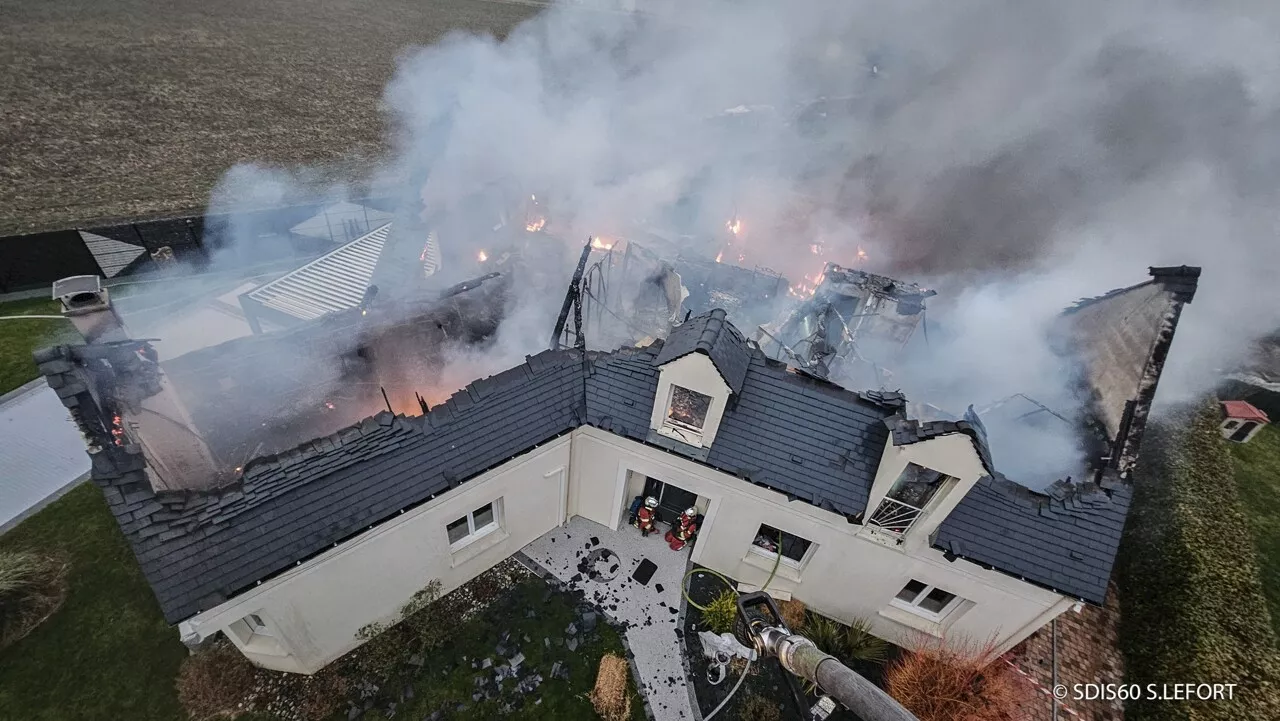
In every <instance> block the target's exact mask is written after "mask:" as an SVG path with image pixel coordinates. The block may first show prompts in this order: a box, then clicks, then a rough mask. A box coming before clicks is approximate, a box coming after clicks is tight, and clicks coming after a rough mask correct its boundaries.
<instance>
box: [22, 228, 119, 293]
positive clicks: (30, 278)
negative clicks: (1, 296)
mask: <svg viewBox="0 0 1280 721" xmlns="http://www.w3.org/2000/svg"><path fill="white" fill-rule="evenodd" d="M98 273H99V268H98V263H97V262H96V261H95V260H94V259H93V254H92V253H90V252H89V249H88V248H86V247H85V244H84V241H83V240H81V238H80V234H79V233H77V232H76V231H74V230H57V231H53V232H51V233H35V234H32V235H18V236H10V237H8V238H0V293H12V292H14V291H19V290H31V289H34V288H42V287H44V286H48V285H51V284H52V283H53V281H55V280H58V279H59V278H66V277H67V276H69V275H97V274H98Z"/></svg>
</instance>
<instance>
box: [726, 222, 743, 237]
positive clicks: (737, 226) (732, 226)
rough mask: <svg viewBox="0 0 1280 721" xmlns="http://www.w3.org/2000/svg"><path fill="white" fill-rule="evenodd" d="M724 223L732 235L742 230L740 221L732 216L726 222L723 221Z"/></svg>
mask: <svg viewBox="0 0 1280 721" xmlns="http://www.w3.org/2000/svg"><path fill="white" fill-rule="evenodd" d="M724 225H725V227H726V228H728V229H729V232H730V233H733V234H734V235H738V234H739V233H741V232H742V221H741V220H738V219H737V218H734V219H733V220H731V221H729V222H728V223H725V224H724Z"/></svg>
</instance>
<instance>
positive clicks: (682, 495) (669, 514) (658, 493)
mask: <svg viewBox="0 0 1280 721" xmlns="http://www.w3.org/2000/svg"><path fill="white" fill-rule="evenodd" d="M644 495H645V497H646V498H648V497H649V496H653V497H654V498H657V499H658V520H659V521H662V522H663V523H673V522H674V521H675V520H676V518H677V517H678V516H679V515H680V514H681V513H683V512H684V510H685V509H686V508H689V507H690V506H693V505H696V504H697V502H698V494H696V493H690V492H689V491H686V490H685V489H683V488H680V487H679V486H673V485H671V484H670V483H663V482H662V481H659V480H658V479H656V478H649V477H648V476H645V479H644Z"/></svg>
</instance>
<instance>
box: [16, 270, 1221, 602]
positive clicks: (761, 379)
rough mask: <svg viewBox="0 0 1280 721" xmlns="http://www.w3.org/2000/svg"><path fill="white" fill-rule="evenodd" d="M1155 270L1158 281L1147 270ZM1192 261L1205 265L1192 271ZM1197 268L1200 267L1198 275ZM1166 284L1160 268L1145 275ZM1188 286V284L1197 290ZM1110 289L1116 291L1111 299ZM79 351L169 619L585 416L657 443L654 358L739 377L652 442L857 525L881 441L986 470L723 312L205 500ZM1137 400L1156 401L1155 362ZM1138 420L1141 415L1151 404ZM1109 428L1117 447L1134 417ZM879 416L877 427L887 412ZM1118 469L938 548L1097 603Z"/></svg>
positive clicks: (898, 403)
mask: <svg viewBox="0 0 1280 721" xmlns="http://www.w3.org/2000/svg"><path fill="white" fill-rule="evenodd" d="M1156 270H1157V269H1153V275H1155V271H1156ZM1197 272H1198V270H1197ZM1171 277H1173V278H1174V281H1173V282H1174V283H1176V284H1177V287H1174V288H1171V289H1169V292H1168V297H1169V298H1170V299H1171V302H1172V303H1174V305H1173V306H1171V309H1172V310H1170V311H1169V312H1167V313H1166V314H1165V315H1164V316H1162V318H1164V320H1165V321H1167V323H1166V325H1165V326H1164V327H1162V328H1161V330H1160V332H1159V333H1158V334H1157V336H1156V337H1157V339H1158V342H1157V343H1156V344H1155V345H1154V346H1153V347H1152V348H1149V349H1148V352H1149V353H1150V354H1151V358H1158V359H1159V360H1160V361H1162V360H1163V357H1164V355H1163V354H1164V353H1167V350H1168V343H1169V342H1170V341H1171V339H1172V328H1173V325H1176V319H1177V310H1178V309H1180V308H1181V304H1182V303H1183V302H1185V300H1184V299H1186V298H1189V297H1190V294H1191V293H1192V292H1194V289H1193V288H1192V289H1191V290H1190V291H1189V290H1188V288H1187V285H1188V283H1187V278H1188V274H1186V273H1178V274H1174V275H1173V276H1171ZM1190 277H1192V279H1193V280H1194V276H1190ZM1157 281H1159V278H1157ZM1191 285H1192V286H1193V285H1194V283H1193V282H1192V284H1191ZM1108 298H1121V299H1122V300H1123V294H1112V295H1109V296H1108ZM77 352H78V351H77V350H76V348H75V347H69V346H58V347H55V348H51V349H45V350H43V351H40V352H38V353H37V354H36V361H37V363H38V364H39V365H40V370H41V372H42V373H43V374H44V375H45V376H46V378H47V379H48V383H49V385H50V387H52V388H53V389H54V390H55V391H56V392H57V395H58V397H59V398H60V399H62V402H63V404H64V405H65V406H67V408H68V409H69V410H70V412H71V414H72V416H73V417H74V418H75V419H76V421H77V424H78V425H79V426H80V427H81V429H82V430H84V431H85V434H86V437H87V438H88V439H89V440H90V444H91V445H90V457H91V459H92V477H93V479H94V481H95V482H96V483H97V484H98V485H99V486H101V487H102V488H103V492H104V494H105V496H106V498H107V501H108V503H109V505H110V507H111V509H112V511H113V512H114V514H115V515H116V518H117V521H118V522H119V523H120V527H121V529H122V530H123V531H124V533H125V535H126V536H127V537H128V538H129V540H130V543H131V544H132V546H133V548H134V552H135V554H136V555H137V557H138V560H139V562H140V564H141V566H142V569H143V572H144V574H145V575H146V577H147V580H148V581H149V582H150V584H151V586H152V588H153V590H154V592H155V594H156V597H157V599H158V600H159V602H160V606H161V609H162V610H163V612H164V615H165V618H166V619H167V620H168V621H169V622H170V623H177V622H179V621H181V620H183V619H185V618H189V617H190V616H192V615H194V614H196V613H199V612H200V611H202V610H205V609H209V608H212V607H214V606H216V605H218V604H220V603H222V602H223V601H225V600H226V599H228V598H230V597H232V596H235V595H236V594H238V593H240V592H242V591H244V590H247V589H248V588H250V587H251V586H253V585H254V584H256V583H259V582H261V581H263V580H265V579H268V578H270V577H272V576H275V575H278V574H280V573H282V572H284V571H286V570H288V569H289V568H292V567H293V566H295V565H297V564H299V563H301V562H303V561H305V560H307V559H309V558H311V557H314V556H316V555H318V554H320V553H322V552H324V551H325V550H327V549H329V548H332V547H334V546H335V545H337V544H339V543H342V542H343V541H345V540H347V539H350V538H352V537H353V536H355V535H357V534H359V533H362V532H363V531H365V530H368V529H369V528H372V527H373V526H375V525H377V524H379V523H381V522H383V521H385V520H388V519H390V518H392V517H394V516H395V515H398V514H399V513H401V512H402V511H404V510H405V509H407V508H412V507H414V506H417V505H420V504H422V503H425V502H427V501H430V500H431V499H432V498H434V497H435V496H437V495H438V494H440V493H443V492H446V491H448V490H450V489H452V488H454V487H456V486H458V485H459V484H461V483H464V482H466V481H467V480H469V479H471V478H474V477H475V476H477V475H479V474H481V473H483V472H485V471H486V470H489V469H492V468H495V467H497V466H499V465H502V464H503V463H506V462H507V461H509V460H511V459H512V458H515V457H517V456H519V455H522V454H524V453H526V452H529V451H530V450H532V449H534V448H536V447H538V446H539V445H541V444H544V443H546V442H549V441H551V440H553V439H555V438H556V437H558V436H560V435H562V434H564V433H567V432H569V431H570V430H572V429H574V428H576V427H579V426H581V425H584V424H589V425H592V426H595V427H598V428H601V429H604V430H607V431H609V432H612V433H615V434H617V435H620V436H623V437H626V438H630V439H632V440H634V441H637V442H642V443H652V442H653V441H652V440H651V436H650V435H649V429H648V423H649V417H650V410H651V407H652V403H653V398H654V395H655V392H656V388H657V381H658V374H659V367H660V366H661V365H662V364H663V363H665V362H668V361H670V360H674V359H676V358H679V357H682V356H684V355H687V354H688V353H692V352H701V353H704V354H706V355H707V356H708V357H710V358H711V360H712V362H713V363H714V364H715V366H716V368H717V370H718V371H719V372H720V374H721V375H722V376H723V377H724V379H725V382H726V383H727V384H728V385H729V387H730V388H731V389H733V396H732V398H731V402H730V404H729V407H728V408H727V409H726V411H725V415H724V417H723V419H722V421H721V424H720V428H719V431H718V433H717V436H716V440H715V443H714V444H713V446H712V448H711V449H710V450H709V451H707V450H706V449H694V448H693V447H691V446H684V445H683V444H679V443H665V444H655V445H659V447H662V448H664V449H665V450H666V451H668V452H672V453H679V454H682V455H684V456H685V457H688V458H691V459H693V460H695V461H698V462H700V463H703V464H705V465H708V466H710V467H713V468H716V469H718V470H721V471H724V472H726V473H729V474H731V475H734V476H736V477H739V478H742V479H744V480H747V481H748V482H751V483H755V484H758V485H761V486H764V487H767V488H771V489H774V490H777V491H779V492H781V493H784V494H786V495H787V497H788V498H789V499H790V500H800V501H804V502H806V503H811V504H813V505H816V506H819V507H822V508H825V509H828V510H831V511H834V512H837V513H842V514H845V515H846V516H848V517H850V518H851V519H852V518H855V517H856V516H857V515H858V514H861V513H863V512H864V511H865V510H866V502H867V498H868V495H869V493H870V488H871V484H872V480H873V479H874V476H875V472H876V468H877V466H878V463H879V459H880V457H881V454H882V453H883V450H884V447H885V444H886V443H888V441H889V436H890V428H892V429H893V432H894V434H895V436H896V437H898V439H899V440H900V441H901V442H914V441H918V440H923V439H924V438H928V437H934V436H937V435H940V434H946V433H953V432H958V433H965V434H967V435H969V436H970V437H971V438H972V439H973V441H974V443H975V448H976V449H977V450H978V453H979V455H980V457H981V458H982V460H983V462H984V464H986V465H987V467H988V469H989V470H991V457H990V452H989V450H988V449H987V447H986V442H985V431H984V430H983V429H982V427H981V422H980V421H979V420H978V419H977V416H976V415H974V414H972V413H968V414H966V417H965V419H964V420H962V421H947V422H941V423H939V422H930V423H917V422H914V421H905V419H904V421H903V422H899V421H898V420H893V421H889V419H891V418H892V417H894V416H895V415H899V414H900V413H901V412H902V411H903V409H904V408H905V399H904V398H903V397H902V396H901V395H900V394H897V393H877V392H863V393H854V392H851V391H848V390H846V389H843V388H841V387H839V386H837V385H835V384H833V383H830V382H828V381H825V380H822V379H819V378H814V377H812V376H809V375H805V374H801V373H797V372H795V371H794V370H792V369H790V368H788V367H787V366H786V365H785V364H783V363H780V362H777V361H773V360H770V359H768V358H766V357H765V356H764V354H763V353H761V352H760V350H759V349H758V348H755V347H754V346H753V345H750V344H748V343H747V342H746V341H745V339H744V338H743V337H742V335H741V333H739V332H738V331H737V329H736V328H734V327H733V326H732V325H731V324H730V323H728V321H727V320H726V318H725V315H724V311H722V310H720V311H712V312H710V313H707V314H704V315H702V316H699V317H698V318H694V319H690V320H689V321H687V322H686V323H684V324H682V325H681V326H679V327H678V328H676V329H675V330H674V331H673V332H672V333H671V335H670V336H669V337H668V339H667V340H666V341H665V342H663V341H657V342H655V343H654V344H652V345H650V346H648V347H646V348H625V349H621V350H618V351H614V352H612V353H594V352H593V353H587V354H585V355H584V354H583V353H582V352H580V351H577V350H561V351H545V352H543V353H539V354H537V355H534V356H530V357H529V358H527V359H526V362H525V363H524V364H522V365H519V366H516V367H514V368H511V369H509V370H507V371H504V372H502V373H500V374H498V375H495V376H492V377H490V378H485V379H481V380H478V381H475V382H474V383H472V384H471V385H469V386H467V387H466V388H465V389H463V390H461V391H459V392H458V393H455V394H454V395H453V396H452V397H451V398H450V399H449V400H448V401H447V402H445V403H443V404H441V405H439V406H436V407H434V408H432V409H430V412H429V413H428V414H427V415H426V416H422V417H414V418H406V417H396V416H392V415H391V414H389V413H383V414H379V415H378V416H375V417H373V418H369V419H365V420H364V421H362V422H361V423H359V424H357V425H355V426H352V427H349V428H346V429H343V430H341V431H339V432H337V433H335V434H333V435H331V436H327V437H325V438H320V439H317V440H313V441H310V442H308V443H304V444H302V445H301V446H299V447H297V448H294V449H292V450H290V451H288V452H285V453H282V454H279V455H276V456H271V457H266V458H261V459H257V460H255V461H253V462H251V463H250V464H249V465H248V466H247V468H246V469H245V472H244V474H243V477H242V478H241V479H240V480H239V481H238V482H237V483H236V484H235V485H234V486H231V487H227V488H224V489H221V490H219V491H217V492H201V493H161V494H156V493H153V492H152V490H151V487H150V485H149V483H148V482H147V479H146V476H145V469H144V462H143V460H142V456H141V454H140V451H139V450H138V449H137V448H136V447H132V446H124V447H122V446H117V445H115V444H114V443H113V439H112V436H111V432H110V429H109V427H108V422H107V420H106V419H105V418H104V417H103V416H102V414H101V413H100V412H99V411H98V409H97V406H96V403H95V400H94V398H93V396H92V394H91V393H90V392H89V389H88V387H87V385H86V381H85V378H84V377H83V375H82V374H81V372H79V371H78V369H77V364H76V361H77V355H76V354H77ZM1144 368H1145V370H1144V374H1145V375H1144V376H1143V378H1142V381H1141V383H1140V384H1139V386H1140V391H1141V393H1140V398H1143V399H1145V401H1144V403H1149V400H1150V397H1151V395H1152V394H1153V393H1154V380H1153V379H1152V378H1148V377H1147V376H1149V375H1150V374H1151V373H1152V372H1154V373H1155V375H1156V376H1157V377H1158V372H1159V363H1154V364H1153V363H1147V364H1146V365H1145V366H1144ZM1142 412H1143V414H1144V415H1143V417H1145V410H1143V411H1142ZM1129 416H1130V422H1129V424H1128V425H1127V426H1126V428H1127V429H1128V430H1127V433H1128V434H1129V436H1127V437H1125V438H1117V442H1116V447H1127V446H1128V445H1129V444H1130V442H1131V441H1132V443H1134V444H1136V440H1135V439H1134V438H1132V437H1130V436H1133V434H1135V433H1136V434H1138V435H1140V433H1141V424H1140V423H1133V422H1132V417H1133V411H1129ZM886 421H889V422H886ZM1119 476H1120V474H1119V473H1117V472H1116V469H1115V468H1112V469H1111V472H1110V473H1109V474H1103V477H1102V479H1101V482H1100V483H1097V482H1087V483H1076V484H1066V483H1059V484H1055V486H1053V487H1051V488H1050V490H1049V492H1048V493H1046V494H1040V493H1035V492H1033V491H1030V490H1028V489H1026V488H1025V487H1022V486H1020V485H1018V484H1015V483H1012V482H1010V481H1007V480H1005V479H1004V478H1002V477H1000V476H999V475H998V474H995V475H994V476H993V477H988V478H986V479H984V480H983V481H981V482H980V483H979V484H978V485H976V486H975V487H974V488H973V490H972V491H970V492H969V493H968V494H967V495H966V496H965V498H964V499H962V500H961V502H960V504H959V505H958V506H957V508H956V509H955V510H954V511H953V512H952V513H951V514H950V515H949V516H948V518H947V519H946V520H945V521H944V522H943V523H942V524H941V526H940V527H939V529H938V531H937V534H936V535H935V537H934V538H933V543H934V545H935V547H937V548H940V549H943V550H944V551H947V552H948V553H952V554H955V555H956V556H959V557H963V558H966V559H968V560H971V561H973V562H975V563H978V564H981V565H985V566H988V567H991V568H995V569H997V570H1000V571H1003V572H1005V573H1010V574H1013V575H1017V576H1020V577H1022V578H1024V579H1025V580H1027V581H1029V582H1032V583H1037V584H1040V585H1043V586H1047V587H1049V588H1052V589H1054V590H1056V591H1058V592H1061V593H1064V594H1068V595H1072V596H1077V597H1079V598H1083V599H1085V600H1088V601H1092V602H1095V603H1101V602H1102V600H1103V598H1104V596H1105V591H1106V582H1107V578H1108V577H1109V576H1110V570H1111V564H1112V562H1113V561H1114V558H1115V551H1116V548H1117V547H1118V544H1119V537H1120V531H1121V529H1122V527H1123V524H1124V518H1125V514H1126V512H1127V510H1128V504H1129V500H1130V494H1131V490H1130V488H1129V486H1128V484H1126V483H1123V482H1121V481H1120V480H1118V478H1119Z"/></svg>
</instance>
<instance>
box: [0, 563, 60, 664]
mask: <svg viewBox="0 0 1280 721" xmlns="http://www.w3.org/2000/svg"><path fill="white" fill-rule="evenodd" d="M66 569H67V566H66V564H65V563H62V562H60V561H58V560H56V559H54V558H51V557H49V556H44V555H41V554H38V553H32V552H30V551H0V648H3V647H4V646H7V645H9V644H11V643H13V642H15V641H17V640H18V639H20V638H22V637H24V636H26V635H27V634H29V633H31V631H33V630H34V629H35V628H36V626H39V625H40V624H41V623H43V622H44V620H45V619H47V618H49V616H51V615H53V612H54V611H57V610H58V608H59V607H60V606H61V605H62V601H63V600H64V599H65V598H66V595H67V588H66Z"/></svg>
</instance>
